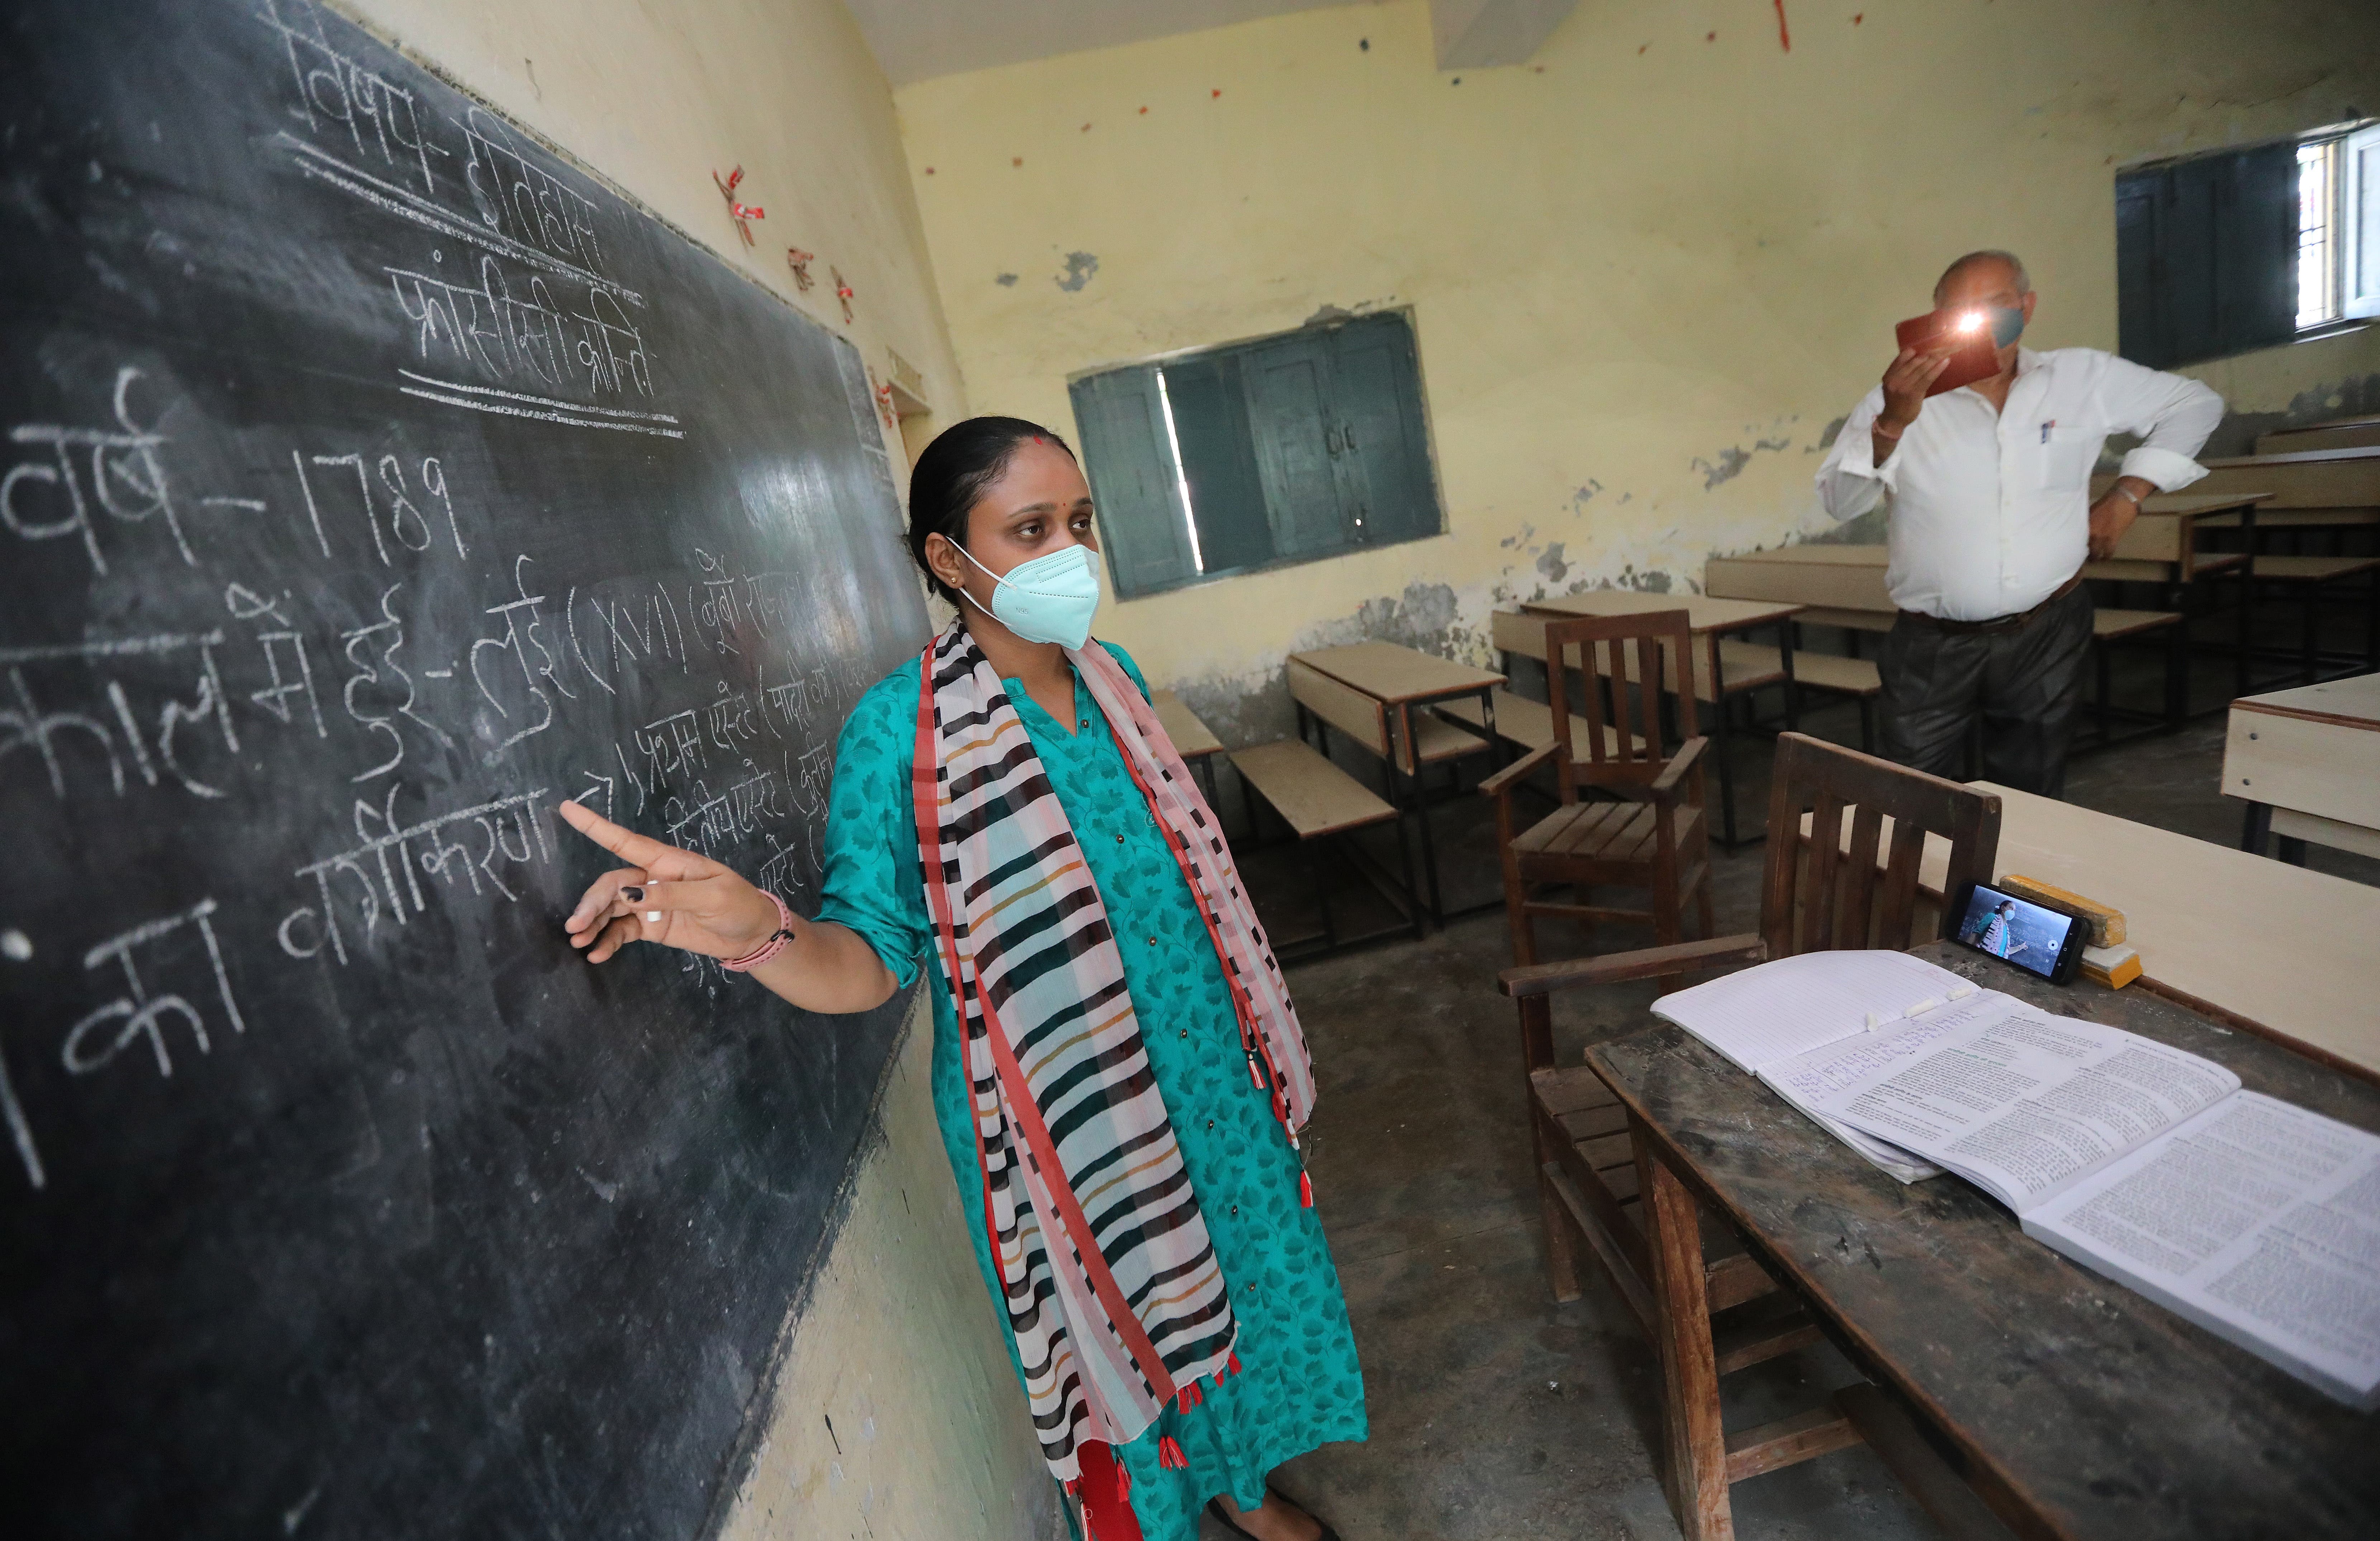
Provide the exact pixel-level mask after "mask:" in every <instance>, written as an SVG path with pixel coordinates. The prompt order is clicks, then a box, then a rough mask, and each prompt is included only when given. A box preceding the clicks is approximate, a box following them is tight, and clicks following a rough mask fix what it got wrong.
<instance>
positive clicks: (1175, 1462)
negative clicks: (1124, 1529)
mask: <svg viewBox="0 0 2380 1541" xmlns="http://www.w3.org/2000/svg"><path fill="white" fill-rule="evenodd" d="M1157 1464H1158V1466H1159V1467H1160V1469H1161V1470H1164V1471H1168V1472H1186V1471H1188V1470H1189V1469H1190V1458H1189V1457H1188V1456H1186V1455H1184V1454H1183V1453H1182V1447H1181V1446H1180V1445H1178V1444H1176V1443H1175V1442H1174V1439H1173V1436H1172V1435H1171V1434H1168V1435H1164V1436H1162V1437H1160V1438H1159V1439H1158V1441H1157ZM1099 1541H1107V1537H1106V1536H1101V1537H1099Z"/></svg>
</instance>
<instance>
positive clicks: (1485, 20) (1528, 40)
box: [1429, 0, 1578, 69]
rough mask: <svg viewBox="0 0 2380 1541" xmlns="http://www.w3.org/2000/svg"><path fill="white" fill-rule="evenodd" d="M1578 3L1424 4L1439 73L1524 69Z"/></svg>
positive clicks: (1449, 0)
mask: <svg viewBox="0 0 2380 1541" xmlns="http://www.w3.org/2000/svg"><path fill="white" fill-rule="evenodd" d="M1577 6H1578V0H1429V30H1430V35H1431V38H1432V41H1434V42H1436V43H1437V44H1438V67H1439V68H1440V69H1487V68H1489V67H1493V66H1496V65H1516V64H1526V63H1528V61H1529V55H1532V54H1535V53H1536V51H1537V45H1538V44H1539V43H1541V42H1545V41H1546V39H1547V38H1548V37H1549V36H1551V35H1552V33H1553V30H1554V29H1555V28H1557V27H1559V26H1560V25H1561V23H1562V18H1564V17H1566V16H1568V15H1570V13H1571V12H1572V11H1573V9H1575V8H1576V7H1577Z"/></svg>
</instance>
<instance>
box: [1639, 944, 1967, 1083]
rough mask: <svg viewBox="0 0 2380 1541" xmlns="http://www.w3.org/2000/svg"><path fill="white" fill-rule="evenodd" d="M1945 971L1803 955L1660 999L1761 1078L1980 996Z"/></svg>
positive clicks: (1667, 1014)
mask: <svg viewBox="0 0 2380 1541" xmlns="http://www.w3.org/2000/svg"><path fill="white" fill-rule="evenodd" d="M1974 989H1975V987H1974V986H1973V985H1972V984H1970V983H1969V982H1967V981H1966V980H1964V979H1961V978H1960V977H1958V976H1957V975H1955V974H1953V973H1951V972H1950V971H1949V969H1947V968H1941V967H1937V965H1933V964H1930V963H1927V962H1926V961H1925V959H1923V958H1913V957H1911V956H1910V955H1909V954H1908V953H1894V952H1888V951H1882V950H1871V951H1863V952H1840V953H1801V954H1799V955H1797V956H1794V957H1791V958H1779V959H1778V960H1776V961H1775V962H1774V963H1765V964H1761V965H1758V966H1757V967H1755V968H1747V969H1744V970H1743V972H1741V973H1738V974H1730V975H1726V976H1724V977H1720V978H1717V979H1713V980H1710V981H1709V982H1707V983H1706V984H1700V985H1696V986H1694V988H1693V989H1682V990H1679V991H1676V992H1675V993H1674V994H1670V995H1665V996H1662V997H1661V998H1660V999H1659V1000H1658V1001H1654V1002H1653V1014H1654V1015H1655V1016H1658V1017H1660V1018H1662V1019H1663V1020H1664V1021H1668V1022H1674V1023H1676V1024H1677V1025H1679V1026H1681V1027H1683V1028H1684V1029H1685V1030H1686V1031H1687V1032H1689V1033H1692V1034H1693V1035H1694V1037H1698V1038H1700V1039H1702V1040H1703V1041H1704V1042H1705V1043H1706V1044H1709V1045H1710V1046H1711V1047H1712V1048H1713V1049H1716V1050H1718V1051H1719V1052H1720V1053H1721V1054H1724V1055H1726V1056H1727V1058H1728V1059H1729V1060H1730V1061H1731V1062H1734V1063H1735V1064H1736V1065H1737V1066H1738V1067H1739V1068H1741V1069H1743V1070H1747V1071H1750V1072H1751V1073H1752V1074H1755V1075H1757V1074H1759V1073H1760V1072H1761V1071H1763V1070H1764V1069H1766V1068H1767V1067H1768V1066H1769V1065H1772V1064H1775V1063H1776V1062H1778V1061H1779V1060H1786V1059H1791V1058H1792V1057H1793V1056H1794V1055H1796V1054H1806V1053H1808V1052H1809V1051H1810V1050H1813V1049H1823V1048H1825V1047H1826V1046H1827V1045H1828V1044H1830V1043H1833V1042H1835V1041H1836V1040H1837V1039H1839V1038H1845V1037H1850V1036H1851V1035H1852V1034H1853V1033H1862V1032H1865V1031H1866V1030H1867V1028H1868V1025H1869V1022H1870V1020H1871V1019H1874V1020H1876V1021H1877V1022H1887V1021H1892V1020H1896V1019H1898V1018H1900V1017H1904V1016H1907V1015H1909V1014H1910V1013H1913V1012H1916V1011H1923V1010H1924V1009H1925V1008H1926V1007H1927V1006H1930V1005H1937V1004H1939V1003H1940V1002H1942V1001H1949V1000H1954V999H1957V998H1959V997H1961V996H1966V995H1971V994H1973V993H1974Z"/></svg>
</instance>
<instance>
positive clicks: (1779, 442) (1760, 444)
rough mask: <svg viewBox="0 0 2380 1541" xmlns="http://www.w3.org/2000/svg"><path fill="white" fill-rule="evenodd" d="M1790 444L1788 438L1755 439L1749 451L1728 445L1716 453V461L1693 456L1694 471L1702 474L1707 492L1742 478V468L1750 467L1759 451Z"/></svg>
mask: <svg viewBox="0 0 2380 1541" xmlns="http://www.w3.org/2000/svg"><path fill="white" fill-rule="evenodd" d="M1791 443H1793V441H1792V440H1791V438H1790V437H1789V438H1781V439H1756V440H1755V441H1754V442H1753V445H1752V447H1751V448H1750V449H1745V448H1744V447H1743V445H1741V444H1733V445H1730V446H1729V447H1728V448H1726V449H1723V450H1721V451H1719V452H1718V459H1717V460H1716V461H1711V460H1705V459H1704V458H1703V457H1702V456H1700V455H1696V456H1694V469H1695V470H1697V471H1700V472H1701V473H1702V474H1703V491H1706V492H1707V491H1711V490H1712V489H1714V488H1716V487H1717V486H1718V484H1719V483H1720V482H1722V481H1733V480H1734V479H1736V478H1737V477H1740V476H1742V475H1743V467H1746V466H1749V465H1751V464H1752V457H1753V456H1754V455H1758V454H1759V453H1760V452H1761V451H1763V450H1781V449H1785V448H1787V447H1789V446H1790V445H1791Z"/></svg>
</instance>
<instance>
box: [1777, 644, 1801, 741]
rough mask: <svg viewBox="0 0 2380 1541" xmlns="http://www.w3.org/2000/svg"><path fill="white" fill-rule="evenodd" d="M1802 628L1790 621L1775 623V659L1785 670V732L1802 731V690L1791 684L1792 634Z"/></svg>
mask: <svg viewBox="0 0 2380 1541" xmlns="http://www.w3.org/2000/svg"><path fill="white" fill-rule="evenodd" d="M1801 629H1802V628H1801V627H1799V626H1797V625H1794V624H1793V623H1792V622H1791V621H1779V622H1778V623H1777V657H1778V660H1779V662H1781V663H1782V664H1783V665H1784V668H1785V731H1786V732H1787V733H1800V732H1801V731H1802V688H1801V686H1798V685H1796V684H1794V683H1793V634H1794V633H1795V632H1797V631H1799V630H1801Z"/></svg>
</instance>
